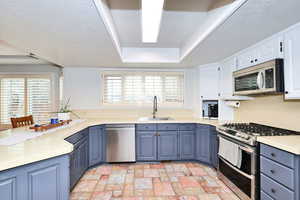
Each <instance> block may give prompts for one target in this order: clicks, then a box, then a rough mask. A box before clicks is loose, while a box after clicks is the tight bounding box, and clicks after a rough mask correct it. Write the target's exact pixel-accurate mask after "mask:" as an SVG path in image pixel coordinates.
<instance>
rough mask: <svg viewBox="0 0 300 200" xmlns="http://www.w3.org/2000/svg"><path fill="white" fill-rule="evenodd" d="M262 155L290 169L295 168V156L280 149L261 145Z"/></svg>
mask: <svg viewBox="0 0 300 200" xmlns="http://www.w3.org/2000/svg"><path fill="white" fill-rule="evenodd" d="M260 154H261V155H264V156H265V157H267V158H269V159H271V160H274V161H276V162H278V163H281V164H283V165H285V166H288V167H290V168H294V159H295V158H294V155H293V154H291V153H288V152H286V151H282V150H280V149H277V148H274V147H271V146H268V145H264V144H261V145H260Z"/></svg>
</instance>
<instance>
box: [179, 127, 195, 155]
mask: <svg viewBox="0 0 300 200" xmlns="http://www.w3.org/2000/svg"><path fill="white" fill-rule="evenodd" d="M179 138H180V139H179V144H180V159H181V160H188V159H194V158H195V132H194V131H180V132H179Z"/></svg>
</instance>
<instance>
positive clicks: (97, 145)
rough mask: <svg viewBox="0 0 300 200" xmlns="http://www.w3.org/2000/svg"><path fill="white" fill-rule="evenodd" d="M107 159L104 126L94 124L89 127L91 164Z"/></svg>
mask: <svg viewBox="0 0 300 200" xmlns="http://www.w3.org/2000/svg"><path fill="white" fill-rule="evenodd" d="M104 161H105V129H104V126H93V127H90V129H89V166H93V165H95V164H98V163H100V162H104Z"/></svg>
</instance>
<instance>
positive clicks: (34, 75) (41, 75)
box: [0, 73, 54, 126]
mask: <svg viewBox="0 0 300 200" xmlns="http://www.w3.org/2000/svg"><path fill="white" fill-rule="evenodd" d="M5 78H23V79H24V80H25V81H24V114H25V115H27V114H28V110H29V109H28V82H27V79H30V78H37V79H39V78H44V79H49V80H50V87H49V96H50V102H51V105H50V112H52V111H53V103H54V101H53V100H54V99H53V98H54V95H53V77H52V76H51V74H50V73H22V74H19V73H1V74H0V104H1V103H2V102H1V88H2V85H1V79H5ZM0 113H1V106H0ZM6 125H10V122H9V123H8V124H6V123H2V120H1V119H0V126H6Z"/></svg>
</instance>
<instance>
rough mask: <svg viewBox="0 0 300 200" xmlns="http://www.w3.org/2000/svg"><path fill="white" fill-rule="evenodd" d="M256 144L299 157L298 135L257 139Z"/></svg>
mask: <svg viewBox="0 0 300 200" xmlns="http://www.w3.org/2000/svg"><path fill="white" fill-rule="evenodd" d="M257 141H258V142H260V143H263V144H267V145H270V146H273V147H276V148H278V149H281V150H284V151H287V152H290V153H293V154H296V155H300V135H288V136H264V137H258V139H257Z"/></svg>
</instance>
